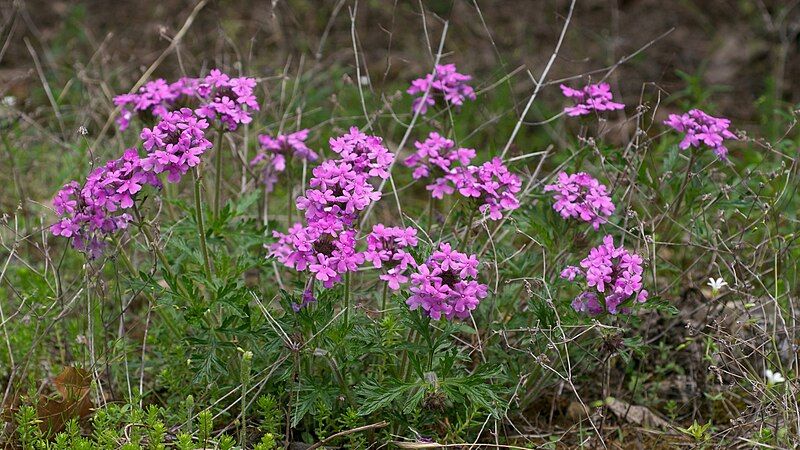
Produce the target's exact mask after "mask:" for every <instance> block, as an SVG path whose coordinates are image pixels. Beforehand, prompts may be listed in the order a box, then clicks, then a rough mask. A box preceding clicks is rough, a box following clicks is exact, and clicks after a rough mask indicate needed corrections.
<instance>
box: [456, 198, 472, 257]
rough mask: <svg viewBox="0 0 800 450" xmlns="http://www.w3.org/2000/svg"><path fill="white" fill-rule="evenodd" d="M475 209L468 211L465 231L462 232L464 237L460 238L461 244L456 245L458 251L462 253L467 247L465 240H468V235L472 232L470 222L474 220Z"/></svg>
mask: <svg viewBox="0 0 800 450" xmlns="http://www.w3.org/2000/svg"><path fill="white" fill-rule="evenodd" d="M475 209H476V208H470V210H469V219H468V220H467V229H466V230H464V236H463V237H461V242H460V243H459V244H458V250H459V251H462V252H463V251H464V248H465V247H466V246H467V239H469V235H470V233H471V232H472V222H473V221H474V220H475Z"/></svg>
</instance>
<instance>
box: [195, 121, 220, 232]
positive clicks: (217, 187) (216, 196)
mask: <svg viewBox="0 0 800 450" xmlns="http://www.w3.org/2000/svg"><path fill="white" fill-rule="evenodd" d="M214 149H215V150H216V151H217V153H216V155H215V160H214V171H215V172H214V217H219V208H220V206H219V203H220V197H221V196H222V127H221V126H220V128H219V130H218V131H217V142H215V143H214ZM195 195H196V194H195Z"/></svg>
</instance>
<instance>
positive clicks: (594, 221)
mask: <svg viewBox="0 0 800 450" xmlns="http://www.w3.org/2000/svg"><path fill="white" fill-rule="evenodd" d="M544 190H545V192H553V193H554V194H553V198H554V199H555V202H554V203H553V209H554V210H556V212H558V213H559V214H560V215H561V217H563V218H565V219H578V220H582V221H584V222H589V223H590V224H591V225H592V228H594V229H595V230H598V229H599V228H600V225H602V224H604V223H606V222H607V220H608V217H610V216H611V215H612V214H613V213H614V210H615V209H616V207H615V206H614V203H613V202H612V201H611V196H610V195H609V193H608V188H606V186H605V185H603V184H600V182H599V181H597V179H595V178H594V177H592V176H591V175H589V174H587V173H585V172H578V173H574V174H567V173H566V172H560V173H559V174H558V177H557V178H556V181H555V182H554V183H552V184H548V185H546V186H545V187H544Z"/></svg>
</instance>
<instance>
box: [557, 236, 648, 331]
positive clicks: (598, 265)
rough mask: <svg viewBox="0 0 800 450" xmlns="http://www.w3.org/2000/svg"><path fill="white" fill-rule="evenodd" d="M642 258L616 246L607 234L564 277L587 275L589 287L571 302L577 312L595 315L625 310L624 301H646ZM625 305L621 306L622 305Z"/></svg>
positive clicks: (569, 268)
mask: <svg viewBox="0 0 800 450" xmlns="http://www.w3.org/2000/svg"><path fill="white" fill-rule="evenodd" d="M642 273H643V268H642V257H641V256H639V255H637V254H635V253H630V252H629V251H627V250H625V249H624V248H623V247H615V246H614V238H613V237H611V236H606V237H604V238H603V244H602V245H600V246H598V247H595V248H593V249H592V250H591V251H590V252H589V256H587V257H586V258H584V259H583V260H582V261H581V263H580V268H579V267H575V266H568V267H567V268H566V269H564V271H563V272H561V277H562V278H565V279H568V280H571V281H574V280H575V278H576V277H577V276H578V275H581V276H583V277H585V278H586V290H585V291H584V292H583V293H582V294H581V295H579V296H578V297H577V298H575V300H574V301H573V302H572V307H573V308H574V309H575V311H578V312H583V313H586V314H589V315H591V316H596V315H598V314H601V313H602V312H608V313H609V314H617V313H620V312H622V313H625V312H626V311H627V307H626V306H625V305H624V303H625V302H633V301H634V300H635V301H637V302H639V303H644V302H645V301H647V297H648V295H649V294H648V292H647V291H646V290H644V289H643V285H642ZM620 305H622V308H621V307H620Z"/></svg>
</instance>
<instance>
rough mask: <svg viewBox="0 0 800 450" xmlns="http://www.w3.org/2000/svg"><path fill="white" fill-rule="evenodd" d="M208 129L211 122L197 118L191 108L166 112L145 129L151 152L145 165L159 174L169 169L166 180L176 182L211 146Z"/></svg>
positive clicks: (143, 139)
mask: <svg viewBox="0 0 800 450" xmlns="http://www.w3.org/2000/svg"><path fill="white" fill-rule="evenodd" d="M206 128H208V122H207V121H206V120H205V119H198V118H197V116H195V114H194V112H193V111H192V110H191V109H189V108H181V110H180V111H173V112H167V113H165V114H164V117H163V118H162V120H161V121H160V122H159V123H158V124H157V125H156V126H155V127H153V128H152V129H150V128H144V129H143V130H142V133H141V135H140V137H141V138H142V141H143V146H144V149H145V150H147V153H148V154H147V157H145V158H144V159H143V160H142V162H141V164H142V168H144V169H145V170H147V171H152V172H153V173H156V174H158V173H162V172H167V174H168V175H167V180H168V181H169V182H171V183H177V182H178V181H179V180H180V179H181V177H182V176H183V175H185V174H186V172H188V171H189V169H190V168H192V167H195V166H197V165H198V164H200V156H201V155H202V154H203V153H204V152H205V151H206V150H209V149H210V148H211V147H212V144H211V141H209V140H208V139H206V138H205V131H204V130H205V129H206Z"/></svg>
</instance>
